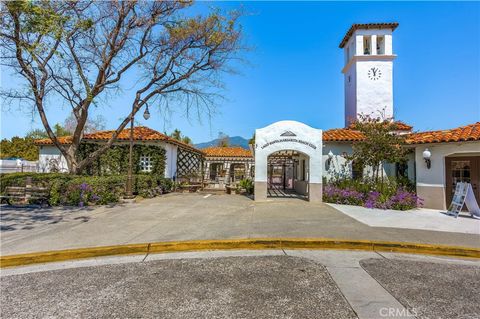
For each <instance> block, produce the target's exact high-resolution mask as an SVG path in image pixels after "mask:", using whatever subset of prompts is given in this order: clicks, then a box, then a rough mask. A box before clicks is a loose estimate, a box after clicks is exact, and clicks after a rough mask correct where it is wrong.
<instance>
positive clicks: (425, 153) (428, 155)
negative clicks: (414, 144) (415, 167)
mask: <svg viewBox="0 0 480 319" xmlns="http://www.w3.org/2000/svg"><path fill="white" fill-rule="evenodd" d="M431 157H432V153H431V152H430V151H429V150H428V148H426V149H425V151H423V159H424V160H425V163H427V168H428V169H430V167H431V166H432V161H431V160H430V158H431Z"/></svg>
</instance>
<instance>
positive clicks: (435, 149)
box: [415, 142, 480, 187]
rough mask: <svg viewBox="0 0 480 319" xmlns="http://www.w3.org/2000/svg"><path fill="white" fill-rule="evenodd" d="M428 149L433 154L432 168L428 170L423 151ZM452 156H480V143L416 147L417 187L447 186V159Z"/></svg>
mask: <svg viewBox="0 0 480 319" xmlns="http://www.w3.org/2000/svg"><path fill="white" fill-rule="evenodd" d="M426 148H428V149H429V150H430V152H431V154H432V157H431V167H430V169H427V165H426V163H425V160H424V159H423V151H424V150H425V149H426ZM450 155H459V156H462V155H465V156H468V155H477V156H478V155H480V142H463V143H443V144H440V143H437V144H424V145H419V146H417V147H415V160H416V162H417V185H421V186H433V187H444V186H445V157H446V156H450Z"/></svg>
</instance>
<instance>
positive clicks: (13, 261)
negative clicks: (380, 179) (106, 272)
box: [0, 238, 480, 268]
mask: <svg viewBox="0 0 480 319" xmlns="http://www.w3.org/2000/svg"><path fill="white" fill-rule="evenodd" d="M238 249H247V250H268V249H344V250H367V251H379V252H380V251H381V252H400V253H410V254H423V255H439V256H449V257H467V258H478V259H480V248H471V247H460V246H446V245H431V244H416V243H408V242H386V241H370V240H344V239H330V238H257V239H233V240H192V241H172V242H156V243H144V244H131V245H118V246H102V247H91V248H78V249H66V250H54V251H45V252H38V253H28V254H18V255H8V256H0V268H5V267H15V266H25V265H30V264H39V263H48V262H56V261H66V260H74V259H83V258H95V257H104V256H121V255H134V254H149V253H167V252H186V251H201V250H238Z"/></svg>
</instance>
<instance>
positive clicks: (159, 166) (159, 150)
mask: <svg viewBox="0 0 480 319" xmlns="http://www.w3.org/2000/svg"><path fill="white" fill-rule="evenodd" d="M99 147H100V145H99V144H94V143H82V144H81V145H80V148H79V151H78V154H79V158H80V159H82V158H85V156H86V155H87V154H89V153H91V152H94V151H95V150H96V149H98V148H99ZM128 153H129V145H128V144H125V145H112V147H111V148H110V149H109V150H108V151H106V152H105V153H104V154H103V155H102V156H100V158H99V159H98V160H96V161H95V162H94V163H93V164H92V165H90V166H88V167H87V168H86V169H85V171H84V172H83V173H84V174H87V175H98V176H102V175H111V174H127V172H128ZM165 153H166V152H165V149H164V148H163V147H161V146H156V145H142V144H135V145H134V146H133V164H134V166H133V173H134V174H141V173H143V172H142V171H141V167H140V156H142V155H143V156H149V157H150V159H151V160H152V170H151V172H150V174H154V175H158V176H164V174H165V165H166V154H165Z"/></svg>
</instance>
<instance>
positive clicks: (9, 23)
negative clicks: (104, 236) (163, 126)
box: [0, 0, 243, 174]
mask: <svg viewBox="0 0 480 319" xmlns="http://www.w3.org/2000/svg"><path fill="white" fill-rule="evenodd" d="M192 4H193V2H192V1H181V0H178V1H146V0H140V1H86V0H84V1H82V0H80V1H4V2H2V4H1V5H2V14H1V19H0V23H1V28H0V48H1V53H2V65H3V66H4V67H5V68H6V69H7V70H8V71H10V72H11V73H13V74H16V75H17V76H18V78H19V79H20V80H21V81H22V83H23V84H24V86H21V85H18V86H17V87H16V88H15V89H13V90H10V91H5V92H2V95H3V97H4V98H7V99H22V102H23V105H28V103H30V105H28V106H30V107H33V108H34V109H35V110H36V111H37V112H38V115H39V117H40V120H41V121H42V124H43V126H44V128H45V131H46V132H47V134H48V137H49V138H50V139H51V140H52V141H53V144H54V145H55V146H56V147H57V148H58V149H59V150H60V152H61V153H62V155H63V156H64V157H65V160H66V162H67V165H68V168H69V170H70V172H71V173H74V174H78V173H81V172H82V170H83V169H84V168H85V167H87V166H88V165H90V164H91V163H93V162H94V161H95V160H96V159H97V158H99V157H100V156H101V154H103V153H105V152H106V151H107V150H108V149H109V148H110V147H111V145H112V144H113V143H114V142H115V140H116V139H117V136H118V134H119V133H120V132H121V131H122V130H123V129H124V128H125V127H126V126H127V124H128V123H130V122H131V121H132V119H133V118H134V116H135V114H136V113H137V112H138V111H139V110H141V109H142V108H144V107H146V106H147V104H150V105H158V106H159V107H162V106H165V107H168V105H172V104H171V103H169V101H172V100H175V101H180V103H175V105H179V106H181V107H184V108H185V109H184V110H179V111H186V113H187V114H190V112H191V111H192V110H193V109H194V108H196V110H197V111H198V112H195V114H202V112H209V110H212V107H213V106H214V105H215V101H216V100H217V97H218V92H219V90H218V89H221V88H222V82H223V81H222V78H221V75H222V74H224V73H225V72H230V71H231V68H230V67H229V65H230V62H231V61H233V60H237V58H238V53H239V52H241V51H242V50H243V48H242V46H241V29H240V27H239V25H238V18H239V16H240V15H239V13H238V12H232V13H231V14H222V13H221V12H220V11H218V10H215V9H212V10H210V11H208V12H205V13H202V14H198V15H194V13H192V10H191V9H189V7H190V6H191V5H192ZM193 11H194V10H193ZM129 73H130V74H135V75H136V78H137V79H138V81H134V82H128V86H129V89H131V90H133V92H134V94H132V98H131V100H130V101H126V100H125V101H123V103H122V104H123V105H124V106H125V107H127V109H128V113H126V114H125V115H124V116H123V117H122V120H121V121H120V123H119V125H118V126H117V128H116V129H115V130H114V133H113V134H112V136H111V138H110V139H109V140H108V141H107V142H106V143H105V144H103V145H102V147H100V148H98V149H97V150H95V151H94V152H93V153H92V154H89V156H87V157H85V158H82V159H80V158H79V157H78V156H77V152H78V149H79V146H80V144H81V141H82V137H83V134H84V132H85V127H86V124H87V119H88V115H89V113H90V110H91V107H92V106H94V105H95V104H96V103H99V102H100V100H101V99H106V98H107V97H108V94H114V93H116V92H119V91H121V89H122V88H123V87H122V85H125V81H122V79H124V77H125V76H128V75H127V74H129ZM138 74H139V75H138ZM137 75H138V76H137ZM158 100H160V101H162V103H153V102H155V101H158ZM51 101H53V103H55V104H54V105H49V104H50V102H51ZM60 105H69V106H71V109H72V113H73V114H74V117H75V126H74V129H73V134H72V142H71V143H70V144H68V145H64V144H61V143H60V142H59V140H58V138H57V137H58V136H57V135H56V134H55V131H54V129H53V128H52V127H51V123H50V120H49V118H48V116H47V114H46V111H45V110H46V109H47V108H50V109H54V108H55V107H59V106H60ZM112 112H115V113H116V112H120V111H119V110H112Z"/></svg>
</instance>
